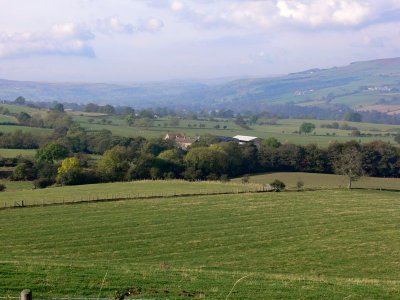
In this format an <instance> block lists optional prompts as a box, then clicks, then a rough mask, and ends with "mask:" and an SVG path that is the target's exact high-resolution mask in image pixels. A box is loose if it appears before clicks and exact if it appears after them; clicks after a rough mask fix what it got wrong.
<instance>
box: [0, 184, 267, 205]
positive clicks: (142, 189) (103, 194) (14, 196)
mask: <svg viewBox="0 0 400 300" xmlns="http://www.w3.org/2000/svg"><path fill="white" fill-rule="evenodd" d="M259 189H261V186H259V185H257V184H254V185H251V184H250V185H248V184H247V185H246V184H241V183H222V182H205V181H204V182H188V181H183V180H169V181H167V180H159V181H153V180H144V181H132V182H116V183H100V184H89V185H78V186H65V187H49V188H46V189H37V190H30V191H26V190H23V191H14V192H3V193H0V207H2V206H3V205H4V203H6V205H7V206H10V205H13V204H14V202H15V201H17V202H18V203H21V201H22V200H23V201H24V203H25V205H33V204H49V203H62V202H76V201H82V200H88V201H91V200H97V199H99V198H100V199H112V198H128V197H129V198H140V197H154V196H161V197H162V196H174V195H191V194H209V193H227V192H232V193H235V192H242V191H257V190H259Z"/></svg>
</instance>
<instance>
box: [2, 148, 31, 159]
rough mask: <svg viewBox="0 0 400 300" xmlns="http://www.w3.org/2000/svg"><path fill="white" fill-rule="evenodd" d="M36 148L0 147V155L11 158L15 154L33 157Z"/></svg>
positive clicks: (15, 155)
mask: <svg viewBox="0 0 400 300" xmlns="http://www.w3.org/2000/svg"><path fill="white" fill-rule="evenodd" d="M35 154H36V149H4V148H0V157H6V158H12V157H17V156H25V157H33V156H35Z"/></svg>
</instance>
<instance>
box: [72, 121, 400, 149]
mask: <svg viewBox="0 0 400 300" xmlns="http://www.w3.org/2000/svg"><path fill="white" fill-rule="evenodd" d="M74 119H75V120H76V121H77V122H80V124H81V125H82V126H83V127H85V128H87V129H89V130H101V129H107V130H110V131H111V132H112V133H113V134H115V135H120V136H126V137H130V136H143V137H146V138H155V137H162V136H164V135H165V134H166V133H167V132H181V133H184V134H186V135H188V136H201V135H204V134H212V135H216V136H229V137H233V136H235V135H238V134H240V135H250V136H257V137H260V138H269V137H275V138H277V139H279V140H280V141H281V142H291V143H296V144H303V145H304V144H310V143H315V144H318V145H321V146H327V145H329V143H331V142H333V141H339V142H345V141H350V140H357V141H360V142H371V141H374V140H382V141H387V142H394V140H393V137H391V136H385V135H386V134H390V133H397V132H400V125H383V124H371V123H355V122H342V121H341V122H339V124H343V123H347V124H348V125H350V126H353V127H357V128H358V129H359V130H360V131H361V133H364V134H380V135H382V136H377V137H375V136H372V137H352V136H349V134H350V133H351V131H349V130H339V129H327V128H321V125H322V124H330V123H332V122H333V121H331V120H303V119H285V120H277V123H276V125H251V128H252V129H251V130H246V129H243V128H240V127H239V126H237V125H236V124H234V123H233V122H232V121H224V120H219V121H218V122H216V121H202V120H180V122H179V125H178V126H173V127H172V126H170V125H169V123H168V122H169V120H168V119H158V120H155V121H154V124H153V126H151V127H148V128H143V127H130V126H128V125H127V124H126V122H125V121H124V120H123V119H121V118H119V117H115V116H109V117H104V118H90V117H85V116H76V117H74ZM89 119H92V120H93V121H92V123H90V122H89V121H88V120H89ZM102 119H105V120H106V121H111V122H112V123H111V124H102V123H101V120H102ZM261 121H264V122H268V121H271V120H261ZM303 122H312V123H314V124H315V125H316V129H315V134H314V133H313V134H309V135H299V134H297V133H295V132H296V131H298V130H299V127H300V125H301V123H303ZM166 125H167V126H166ZM189 125H190V127H189ZM200 125H204V128H200ZM216 125H219V126H220V129H216V128H214V127H215V126H216ZM224 126H226V129H224V128H223V127H224Z"/></svg>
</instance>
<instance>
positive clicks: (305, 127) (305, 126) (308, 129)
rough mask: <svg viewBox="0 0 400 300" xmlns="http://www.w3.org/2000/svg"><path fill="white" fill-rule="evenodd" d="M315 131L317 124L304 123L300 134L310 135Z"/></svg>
mask: <svg viewBox="0 0 400 300" xmlns="http://www.w3.org/2000/svg"><path fill="white" fill-rule="evenodd" d="M314 129H315V124H313V123H309V122H304V123H302V124H301V125H300V128H299V133H304V134H308V133H311V132H313V130H314Z"/></svg>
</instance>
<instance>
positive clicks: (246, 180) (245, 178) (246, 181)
mask: <svg viewBox="0 0 400 300" xmlns="http://www.w3.org/2000/svg"><path fill="white" fill-rule="evenodd" d="M249 182H250V175H249V174H246V175H244V176H243V177H242V183H249Z"/></svg>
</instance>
